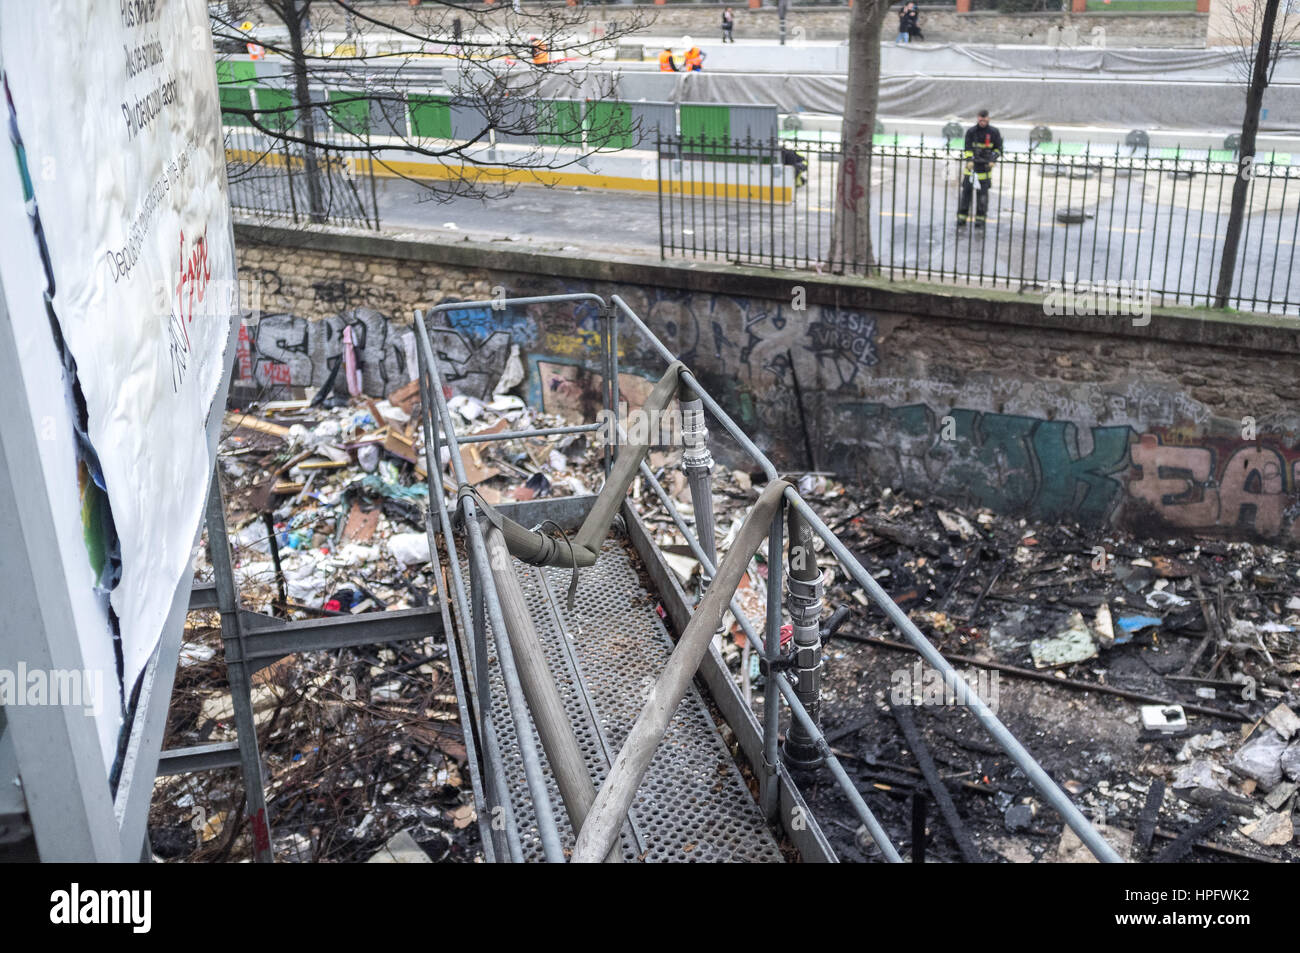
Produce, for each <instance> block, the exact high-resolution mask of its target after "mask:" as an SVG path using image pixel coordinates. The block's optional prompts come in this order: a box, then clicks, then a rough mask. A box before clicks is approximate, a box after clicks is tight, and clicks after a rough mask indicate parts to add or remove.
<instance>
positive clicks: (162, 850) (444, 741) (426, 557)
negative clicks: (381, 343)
mask: <svg viewBox="0 0 1300 953" xmlns="http://www.w3.org/2000/svg"><path fill="white" fill-rule="evenodd" d="M448 396H449V398H450V399H449V406H450V408H451V410H452V414H453V418H454V419H455V423H456V426H457V430H458V433H461V434H471V433H483V432H488V433H495V432H500V431H502V430H505V429H511V430H524V429H540V428H545V427H551V426H558V425H561V424H562V423H563V421H560V420H558V419H557V418H553V417H548V416H546V415H543V414H540V413H536V412H534V411H532V410H530V409H529V408H528V407H526V406H525V405H524V403H523V401H522V400H520V399H519V398H517V397H512V396H502V395H498V396H497V397H495V398H494V399H492V400H491V401H481V400H477V399H475V398H472V397H464V396H455V397H452V396H451V395H448ZM330 404H333V406H329V405H330ZM419 404H420V394H419V387H418V384H417V383H415V382H412V383H410V384H407V385H405V386H403V387H400V388H397V389H396V390H394V391H393V392H392V393H390V394H389V395H388V397H387V398H386V399H383V400H375V399H371V398H367V397H365V396H364V395H362V396H360V397H358V398H354V399H352V400H350V401H344V400H340V399H338V398H333V397H331V398H329V399H328V400H322V401H320V402H319V403H316V402H313V401H311V400H307V399H303V400H287V401H275V402H270V403H263V404H260V405H258V404H254V405H250V406H249V407H247V408H244V409H243V410H239V411H231V412H229V413H228V414H227V416H226V421H225V423H226V431H227V432H226V433H225V435H224V437H223V440H222V443H221V447H220V451H219V452H220V458H219V460H220V471H221V475H222V484H223V493H224V496H225V504H226V523H227V528H228V531H229V534H230V542H231V550H232V557H233V564H234V573H235V579H236V583H237V585H238V587H239V592H240V598H241V604H242V605H243V607H244V608H246V609H248V610H252V611H256V612H260V613H264V614H268V615H274V616H277V617H280V618H283V619H309V618H319V617H323V616H330V615H339V614H357V613H363V612H382V611H388V610H397V609H406V608H413V607H419V606H426V605H429V604H431V603H432V602H433V601H434V600H436V597H437V592H438V587H439V586H440V585H441V584H442V580H441V579H439V578H437V576H436V575H435V573H434V571H433V566H432V565H431V553H430V551H429V539H428V535H427V533H426V513H427V512H428V507H429V499H428V485H427V483H426V482H425V477H426V472H425V468H424V461H425V459H426V456H425V452H424V435H423V432H422V427H420V426H419V420H420V406H419ZM441 449H442V454H441V456H442V459H441V461H440V463H441V464H442V466H443V473H442V477H443V481H444V487H445V489H446V490H447V491H448V492H449V493H450V494H451V495H452V496H453V497H454V494H455V480H454V477H453V476H452V475H451V468H450V467H449V466H448V450H447V448H445V447H443V448H441ZM598 452H599V451H598V448H596V447H595V446H594V445H593V444H592V443H591V442H590V441H588V439H587V437H586V435H583V434H566V435H559V436H553V437H549V438H526V439H520V440H512V441H510V442H508V443H506V442H501V443H467V444H465V445H464V447H463V448H462V459H463V462H464V464H465V470H466V474H467V477H468V479H469V481H470V482H471V483H472V484H474V485H475V488H476V489H477V491H478V492H479V494H480V495H482V497H483V498H484V499H486V500H488V501H489V502H498V501H506V500H511V499H514V500H525V499H533V498H536V497H544V496H563V495H570V494H574V493H589V492H592V490H593V488H594V487H593V482H594V481H598V480H599V479H600V477H601V475H602V470H601V468H600V467H599V465H598V462H597V461H596V456H597V454H598ZM597 485H598V482H597ZM195 564H196V575H197V576H198V577H200V578H210V577H211V573H212V567H211V564H210V562H209V560H208V558H207V551H206V545H204V546H201V547H199V549H198V551H197V553H196V560H195ZM205 616H206V618H205ZM446 659H447V655H446V647H445V646H444V645H442V644H440V643H434V642H433V641H432V640H425V641H424V642H422V643H421V642H405V643H391V644H389V645H383V646H373V647H368V648H365V649H346V650H341V651H337V652H319V653H309V654H304V655H294V656H289V657H287V658H284V659H282V660H280V661H279V662H277V663H275V664H274V665H272V666H270V667H268V668H266V669H263V670H262V671H260V672H258V673H257V674H256V675H255V676H254V684H253V692H252V695H253V706H254V713H255V720H256V722H257V725H258V729H259V743H260V747H261V753H262V756H263V759H264V762H265V763H266V766H267V770H268V780H267V785H266V795H267V801H268V809H269V811H270V814H271V819H272V833H273V843H272V847H273V849H274V852H275V854H276V857H277V859H278V860H286V861H331V862H334V861H339V862H352V861H359V860H367V859H369V858H371V857H372V856H377V857H378V858H379V859H383V858H385V857H389V858H391V857H398V858H399V859H400V858H405V857H409V856H412V855H411V854H410V850H409V848H410V846H411V843H410V842H408V841H396V842H397V843H399V845H400V847H401V849H400V850H397V849H394V848H393V847H392V844H393V843H394V842H395V841H394V838H395V837H396V835H398V834H399V833H401V832H406V833H407V834H408V836H409V837H413V838H414V842H415V843H417V844H418V845H419V847H420V848H421V849H422V850H423V851H424V853H425V854H427V855H428V856H429V857H430V858H431V859H433V860H444V859H451V860H470V859H473V858H474V857H475V856H476V855H477V854H478V853H479V848H478V830H477V824H476V814H475V811H474V806H473V799H472V795H471V792H470V791H469V776H468V771H467V767H466V764H465V758H466V751H465V746H464V743H463V736H462V733H461V726H460V725H459V718H458V715H457V706H456V698H455V695H454V687H453V684H454V683H453V679H452V674H451V670H450V668H449V667H448V663H447V660H446ZM234 737H235V732H234V709H233V705H232V704H231V700H230V694H229V689H228V687H226V678H225V666H224V662H223V654H222V650H221V637H220V627H219V620H218V617H217V616H216V614H215V613H193V614H191V616H190V627H189V628H188V629H187V631H186V641H185V644H184V646H183V649H182V653H181V666H180V669H179V670H178V675H177V680H176V686H175V689H174V692H173V701H172V707H171V714H170V717H169V725H168V736H167V740H166V742H165V747H167V748H180V747H188V746H192V745H198V744H203V743H207V742H219V741H226V740H233V739H234ZM156 793H157V796H156V797H155V799H154V808H153V812H152V814H151V820H150V824H151V836H152V842H153V845H154V850H155V852H156V853H157V855H158V856H159V857H161V858H164V859H184V860H217V859H241V858H245V857H248V856H251V838H250V835H249V827H248V825H247V824H245V823H243V822H242V818H243V817H244V813H245V812H244V810H243V803H242V800H243V783H242V779H241V777H240V775H239V772H238V770H222V771H213V772H208V773H202V774H189V775H181V776H176V777H166V778H161V779H159V781H158V787H157V790H156ZM386 844H387V845H389V846H388V847H385V845H386Z"/></svg>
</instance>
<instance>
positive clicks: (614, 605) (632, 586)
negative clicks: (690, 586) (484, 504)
mask: <svg viewBox="0 0 1300 953" xmlns="http://www.w3.org/2000/svg"><path fill="white" fill-rule="evenodd" d="M632 558H633V557H632V555H631V551H630V549H629V548H628V547H627V546H626V543H625V541H624V540H621V539H614V540H608V541H606V543H605V545H604V547H603V548H602V551H601V557H600V559H599V560H598V561H597V563H596V565H595V566H592V567H591V568H589V569H584V570H582V571H581V576H580V582H579V584H578V594H577V599H576V601H575V607H574V612H573V614H572V617H571V616H570V614H569V613H568V611H567V609H566V606H565V600H566V598H567V592H568V586H569V580H570V576H571V571H570V570H566V569H556V568H547V569H538V568H534V567H527V566H524V565H523V564H521V563H516V564H515V565H516V567H517V568H518V569H519V570H520V581H521V583H522V587H523V591H524V598H525V600H526V602H527V603H528V608H529V610H530V613H531V615H532V619H533V624H534V626H535V627H536V629H537V634H538V637H539V638H540V639H541V641H542V644H543V646H544V648H545V651H546V658H547V662H548V664H549V666H550V669H551V674H552V676H553V677H554V678H555V681H556V684H557V685H558V686H559V689H560V694H561V696H562V698H563V699H564V703H565V709H566V711H567V712H568V714H569V717H570V719H571V721H572V723H573V724H574V726H575V729H576V731H577V738H578V743H579V745H580V746H581V748H582V751H583V754H584V755H585V757H586V759H587V769H588V771H590V772H591V776H592V779H593V781H594V782H595V784H596V785H597V787H599V785H600V784H601V782H602V781H603V780H604V778H605V774H606V772H607V771H608V769H609V762H610V761H611V760H612V759H613V758H614V756H615V755H616V754H617V752H618V750H619V748H620V747H621V746H622V744H623V742H624V740H625V739H626V738H627V735H628V732H629V731H630V730H631V728H632V723H633V722H634V721H635V719H636V716H637V714H638V713H639V712H640V710H641V707H642V706H643V705H644V704H645V699H646V696H647V695H648V694H649V691H650V688H651V686H653V684H654V682H655V679H656V678H657V677H658V675H659V673H660V672H661V671H662V670H663V667H664V665H665V664H666V663H667V661H668V656H669V655H670V654H671V653H672V649H673V642H672V639H671V638H670V637H669V635H668V633H667V631H666V630H665V629H664V626H663V623H662V622H661V620H660V619H659V616H658V614H657V613H656V611H655V605H656V599H655V598H654V597H653V596H652V595H651V594H650V593H649V592H648V591H647V590H646V588H645V586H644V585H643V584H642V581H641V578H640V576H639V574H638V572H637V570H636V567H635V566H634V565H633V563H632ZM566 633H567V635H566ZM489 646H490V647H491V649H492V650H491V652H490V654H491V656H492V659H491V664H490V667H489V678H490V681H491V689H492V712H493V716H494V720H495V722H496V724H497V726H498V729H497V730H498V732H499V733H500V735H501V746H502V752H503V755H504V759H505V771H506V775H507V779H506V782H507V788H508V790H509V791H510V796H511V801H512V805H513V808H514V811H515V814H516V817H517V819H518V823H519V830H520V835H521V839H522V841H523V848H524V857H525V859H526V860H529V861H540V860H542V859H543V855H542V847H541V838H540V837H539V836H538V832H537V829H536V821H535V816H534V814H533V810H532V805H531V803H530V801H529V798H528V787H527V784H526V782H525V778H524V771H523V762H522V761H521V759H520V758H519V754H518V744H517V739H516V736H515V732H514V728H513V726H512V724H511V719H510V717H509V711H508V706H507V704H506V700H505V689H504V686H503V683H502V680H501V671H500V667H499V664H498V662H497V659H496V653H495V643H494V641H493V640H492V636H491V630H490V629H489ZM529 730H530V731H533V737H534V738H535V739H536V731H535V730H534V729H533V728H532V724H531V721H530V723H529ZM537 746H538V750H539V751H540V750H541V742H540V741H537ZM546 774H547V789H548V791H549V792H550V795H551V803H552V805H553V807H554V811H555V815H556V820H557V822H558V826H559V830H560V836H561V840H562V842H563V843H564V845H565V846H566V848H568V847H571V846H572V844H573V839H574V834H573V829H572V827H571V826H570V824H569V822H568V818H567V816H566V815H565V813H564V809H563V806H562V804H561V802H560V798H559V792H558V789H557V788H556V785H555V781H554V778H553V777H552V776H551V774H550V771H549V769H548V770H547V772H546ZM622 845H623V856H624V859H625V860H628V861H635V860H638V859H640V860H644V861H645V862H656V863H663V862H710V861H715V862H716V861H724V862H725V861H744V862H751V863H752V862H776V863H779V862H781V860H782V856H781V852H780V850H779V848H778V847H777V844H776V841H775V839H774V838H773V836H772V834H771V831H770V829H769V828H768V825H767V824H766V822H765V821H764V819H763V816H762V813H761V812H760V811H759V808H758V805H757V804H755V803H754V799H753V797H752V796H751V795H750V793H749V789H748V788H747V787H746V785H745V782H744V780H743V778H742V777H741V775H740V771H739V770H738V769H737V767H736V765H735V763H734V762H733V761H732V759H731V755H730V754H729V752H728V751H727V748H726V746H725V745H724V744H723V742H722V738H721V737H720V736H719V735H718V732H717V729H716V727H715V726H714V723H713V719H712V718H711V717H710V716H709V713H708V710H707V709H706V707H705V704H704V701H703V699H701V698H700V696H699V693H698V692H697V690H696V689H695V687H694V685H692V686H691V689H690V691H689V693H688V694H687V696H686V697H685V698H684V699H683V700H682V703H681V705H679V706H678V708H677V711H676V712H675V714H674V716H673V719H672V722H671V723H670V724H669V727H668V732H667V734H666V735H665V736H664V740H663V742H662V743H661V744H660V745H659V748H658V750H657V751H656V753H655V757H654V760H653V761H652V762H651V765H650V770H649V771H648V772H647V774H646V776H645V778H644V780H643V781H642V782H641V787H640V789H639V790H638V792H637V799H636V802H635V803H634V805H633V808H632V811H631V814H630V823H629V824H625V825H624V828H623V837H622Z"/></svg>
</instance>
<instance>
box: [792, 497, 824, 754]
mask: <svg viewBox="0 0 1300 953" xmlns="http://www.w3.org/2000/svg"><path fill="white" fill-rule="evenodd" d="M788 523H789V532H790V555H789V558H788V562H789V567H788V568H787V570H786V609H787V611H788V612H789V613H790V621H791V623H792V626H791V627H792V629H793V644H794V660H793V661H794V665H793V668H792V669H791V671H792V674H793V676H794V689H795V693H796V694H797V695H798V696H799V701H801V702H803V706H804V708H806V709H807V710H808V714H809V716H810V717H811V718H812V723H813V725H814V726H816V727H818V728H820V727H821V707H822V706H821V690H822V638H821V614H822V593H823V589H824V584H823V581H822V572H821V570H820V569H818V568H817V554H816V552H815V551H814V549H813V533H812V527H810V526H809V525H808V522H807V521H806V520H805V519H804V518H803V517H802V516H800V515H799V511H798V510H797V509H795V508H794V507H790V508H789V511H788ZM784 754H785V760H786V764H788V765H791V766H793V767H798V768H816V767H818V766H820V765H821V764H822V762H823V761H825V760H826V759H825V757H824V756H823V755H822V753H821V752H820V751H819V750H818V749H817V745H816V743H815V742H814V741H813V737H812V734H811V732H809V731H808V730H807V729H806V728H805V727H804V726H803V725H802V724H801V723H799V722H797V721H796V722H794V723H792V724H791V725H790V731H789V733H788V734H787V736H786V741H785V750H784Z"/></svg>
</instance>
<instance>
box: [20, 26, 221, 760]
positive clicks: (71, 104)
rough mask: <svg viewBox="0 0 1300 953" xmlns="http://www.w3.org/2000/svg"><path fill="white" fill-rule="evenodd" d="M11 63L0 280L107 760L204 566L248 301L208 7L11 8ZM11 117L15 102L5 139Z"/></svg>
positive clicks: (58, 583) (37, 542)
mask: <svg viewBox="0 0 1300 953" xmlns="http://www.w3.org/2000/svg"><path fill="white" fill-rule="evenodd" d="M0 56H2V57H3V60H2V61H0V62H2V66H3V70H4V75H5V78H6V80H7V83H8V88H9V90H10V92H11V94H12V99H13V112H12V115H13V118H14V119H15V120H16V126H17V133H18V135H19V136H20V137H21V142H22V146H23V149H24V150H25V161H24V157H23V155H22V153H20V151H19V150H18V149H17V148H16V147H15V146H13V145H12V144H11V143H8V142H7V143H6V144H5V145H6V148H4V153H5V155H4V157H3V161H2V162H0V164H2V165H3V166H4V169H3V172H2V173H0V218H2V220H3V228H2V229H0V236H2V237H0V274H2V275H3V280H4V293H5V298H6V304H7V306H8V310H9V314H10V318H11V320H12V321H13V323H14V325H15V328H17V329H18V331H19V347H20V350H21V352H22V353H21V354H20V360H21V362H22V366H23V369H24V375H23V376H24V382H23V383H24V386H25V388H26V390H27V394H28V398H29V401H30V403H31V406H32V412H33V415H34V416H35V418H36V419H34V420H33V421H32V426H33V427H35V428H36V431H37V433H38V435H39V436H41V437H42V440H41V459H40V460H39V461H32V464H33V465H39V466H41V467H42V468H43V469H44V476H45V482H46V485H47V486H48V488H49V489H48V495H49V499H50V503H51V508H52V510H53V512H54V515H55V523H56V527H57V532H58V539H57V541H50V540H34V541H27V544H28V545H29V546H35V545H54V544H55V543H56V542H57V545H58V547H59V550H60V555H61V558H62V563H63V565H64V567H65V578H64V579H61V580H59V579H52V580H49V585H50V587H51V592H54V591H56V589H55V587H65V588H66V590H67V595H68V598H69V600H70V602H71V604H72V606H73V612H74V615H75V618H76V620H77V627H78V636H79V639H80V641H81V643H82V652H83V658H84V664H85V667H86V668H88V669H98V670H101V671H103V672H104V674H105V679H104V684H105V685H106V686H113V688H112V690H111V691H110V692H109V695H110V703H109V704H107V705H106V706H105V709H104V711H103V713H102V715H101V716H100V726H99V727H100V738H101V743H102V746H103V751H104V755H105V764H106V766H109V765H111V764H112V761H113V757H114V752H115V750H116V748H117V742H118V736H119V733H120V732H121V729H122V725H123V718H122V715H123V714H124V712H123V708H122V705H121V704H120V703H116V702H118V700H120V699H122V698H125V699H127V700H129V699H130V697H131V692H132V689H133V687H134V686H135V684H136V682H137V680H138V678H139V676H140V673H141V672H142V670H143V669H144V667H145V665H146V663H147V662H148V660H149V657H150V655H151V654H152V653H153V651H154V649H155V647H156V645H157V641H158V638H159V636H160V634H161V632H162V628H163V624H164V620H165V618H166V616H167V614H168V612H169V610H170V608H171V605H172V602H173V598H174V596H175V593H176V590H177V587H178V585H179V584H180V583H181V581H182V579H184V578H185V577H186V576H187V575H188V572H189V567H190V554H191V546H192V544H193V542H194V536H195V533H196V532H197V529H198V525H199V520H200V516H201V513H202V510H203V504H204V499H205V496H206V492H207V487H208V481H209V476H210V472H211V460H210V459H209V454H208V449H207V444H206V439H205V435H204V426H205V423H206V420H207V417H208V414H209V411H210V409H211V404H212V400H213V397H214V395H215V392H216V390H217V385H218V383H219V380H220V376H221V373H222V368H223V359H224V351H225V347H226V345H227V341H228V336H229V330H230V326H231V316H232V313H233V311H234V309H235V308H236V307H237V305H238V302H237V297H236V286H235V280H234V279H235V264H234V249H233V246H232V235H231V229H230V212H229V206H228V203H227V198H226V177H225V154H224V148H223V144H222V140H221V123H220V116H219V106H218V101H217V91H216V76H215V73H214V68H213V53H212V45H211V39H210V33H209V26H208V18H207V5H206V4H205V3H204V2H203V0H165V2H164V0H121V2H102V0H44V2H41V3H5V4H3V5H2V6H0ZM9 119H10V116H9V110H8V107H7V106H6V107H5V120H6V121H5V127H6V132H7V133H8V130H9V126H10V122H9ZM6 138H10V139H12V136H11V135H7V136H6ZM24 167H25V173H26V175H27V176H28V178H29V179H30V182H31V186H32V192H33V195H34V202H32V203H26V204H25V203H24V191H23V186H22V178H21V176H22V174H23V172H24ZM38 222H39V226H40V228H41V229H42V230H43V233H44V245H45V249H46V250H47V260H48V262H49V266H50V271H51V272H52V278H53V282H52V287H53V289H54V290H53V295H52V298H51V308H52V312H53V315H52V317H51V316H47V309H46V304H45V295H46V294H47V293H48V291H49V288H50V286H51V283H50V282H48V281H47V275H46V271H45V267H44V265H43V263H42V248H41V243H40V241H39V239H38V232H37V228H36V226H37V223H38ZM52 322H53V324H54V325H57V328H58V333H59V334H61V336H62V337H63V339H64V341H65V342H66V349H67V351H68V352H69V353H70V355H71V358H72V360H74V361H75V378H74V379H69V378H73V377H74V375H72V374H69V373H66V372H65V370H64V367H66V366H70V365H69V364H68V363H67V362H66V361H65V362H64V367H61V366H60V360H59V354H58V350H57V347H56V343H55V341H56V338H55V332H54V330H53V327H52ZM78 390H79V392H80V394H81V395H82V396H83V397H84V401H85V408H86V412H87V426H86V431H85V432H86V434H87V436H88V438H89V443H90V445H91V446H92V447H93V450H94V454H95V455H97V457H98V462H99V467H100V472H101V473H102V481H103V484H104V487H105V489H106V492H107V498H108V504H109V507H111V512H112V523H113V524H114V525H115V527H116V532H117V534H118V537H119V550H120V557H121V576H120V580H119V581H118V582H117V584H116V586H114V587H113V588H112V589H111V593H108V594H107V597H106V598H105V597H104V595H103V594H97V593H96V591H95V582H96V579H95V574H94V572H93V571H92V569H91V567H90V555H89V552H88V547H87V545H86V542H85V540H84V538H83V523H82V517H81V513H80V505H79V502H78V483H77V480H78V469H77V462H78V450H77V443H76V439H75V437H74V428H75V427H76V421H77V416H78V415H77V413H76V411H75V409H74V407H73V403H72V397H71V396H70V395H75V394H76V393H77V391H78ZM80 459H82V460H85V459H86V453H85V448H84V445H83V447H82V451H81V456H80ZM101 578H102V577H101ZM106 603H107V605H106ZM109 605H111V611H112V614H113V615H115V616H116V618H117V620H118V622H119V625H120V634H121V638H120V645H119V648H117V649H115V647H114V640H113V634H112V631H111V626H110V614H109V611H108V606H109ZM119 657H120V663H119V661H118V658H119ZM119 664H120V665H121V668H122V672H121V678H120V679H119V673H118V666H119Z"/></svg>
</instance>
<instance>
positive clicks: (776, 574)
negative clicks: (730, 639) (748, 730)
mask: <svg viewBox="0 0 1300 953" xmlns="http://www.w3.org/2000/svg"><path fill="white" fill-rule="evenodd" d="M784 530H785V497H784V496H782V497H781V501H780V503H779V504H778V505H777V506H776V507H775V509H774V511H773V513H772V523H771V526H770V527H769V529H768V534H767V632H766V633H765V635H764V643H765V644H764V646H763V648H764V649H765V650H766V651H765V652H764V655H765V656H766V657H767V678H766V679H765V680H764V682H763V762H764V764H763V777H762V778H761V780H760V784H761V787H760V789H759V797H760V807H762V809H763V814H764V816H766V817H767V819H768V820H769V821H774V820H776V816H777V812H778V811H779V810H780V796H779V795H780V792H779V790H778V787H779V786H778V784H777V766H778V765H779V764H780V761H781V752H780V748H779V738H778V733H779V731H780V726H781V699H780V694H779V693H780V691H781V687H780V680H781V677H782V676H781V673H780V671H779V670H778V669H779V666H778V665H777V664H776V663H777V662H778V661H779V660H780V658H781V545H782V542H783V541H782V538H781V537H782V536H783V534H784Z"/></svg>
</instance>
